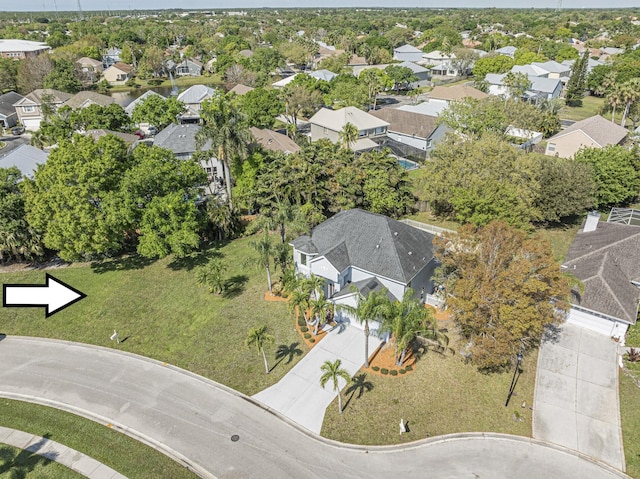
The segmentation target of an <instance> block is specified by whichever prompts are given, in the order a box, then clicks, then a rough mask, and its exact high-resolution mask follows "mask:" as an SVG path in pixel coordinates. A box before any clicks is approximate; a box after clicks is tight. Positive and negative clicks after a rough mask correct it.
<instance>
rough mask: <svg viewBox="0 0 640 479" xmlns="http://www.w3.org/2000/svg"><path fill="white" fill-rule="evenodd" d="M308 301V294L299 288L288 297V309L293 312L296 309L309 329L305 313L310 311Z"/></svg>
mask: <svg viewBox="0 0 640 479" xmlns="http://www.w3.org/2000/svg"><path fill="white" fill-rule="evenodd" d="M310 299H311V298H310V297H309V292H308V291H305V290H304V289H302V288H300V287H298V288H296V289H295V290H293V291H292V292H291V294H290V295H289V309H290V310H291V311H292V312H294V311H295V310H296V308H297V310H298V314H299V315H302V317H303V318H304V320H305V322H306V323H307V327H309V322H308V321H307V311H308V310H309V309H310Z"/></svg>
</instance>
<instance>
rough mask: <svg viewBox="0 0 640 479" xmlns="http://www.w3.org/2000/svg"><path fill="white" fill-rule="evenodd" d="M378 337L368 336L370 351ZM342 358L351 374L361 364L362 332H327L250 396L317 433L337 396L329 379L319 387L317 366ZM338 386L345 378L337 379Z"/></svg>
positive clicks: (347, 328)
mask: <svg viewBox="0 0 640 479" xmlns="http://www.w3.org/2000/svg"><path fill="white" fill-rule="evenodd" d="M380 343H381V341H380V339H378V338H376V337H374V336H370V337H369V353H371V352H372V351H375V349H376V348H377V347H378V346H379V345H380ZM336 359H340V360H341V361H342V364H341V367H342V368H343V369H346V370H347V371H348V373H349V374H350V375H351V376H353V375H354V374H355V373H357V372H358V370H359V369H360V368H361V367H362V366H363V364H364V332H363V330H362V329H358V328H357V327H355V326H348V325H343V326H342V327H336V328H334V329H333V330H332V331H330V332H329V333H328V334H327V335H326V337H325V338H324V339H322V341H320V342H319V343H318V344H317V345H316V346H315V347H314V348H313V349H312V350H311V351H309V353H308V354H307V355H306V356H305V357H304V358H302V359H301V360H300V362H299V363H298V364H296V365H295V366H294V367H293V369H291V371H289V372H288V373H287V375H286V376H285V377H283V378H282V379H281V380H280V381H278V382H277V383H276V384H274V385H273V386H271V387H269V388H267V389H265V390H264V391H261V392H259V393H258V394H256V395H254V396H253V397H254V398H255V399H257V400H258V401H260V402H261V403H263V404H265V405H266V406H268V407H270V408H271V409H275V410H276V411H278V412H280V413H281V414H284V415H285V416H287V417H288V418H289V419H291V420H292V421H294V422H296V423H298V424H299V425H301V426H303V427H305V428H307V429H308V430H310V431H312V432H315V433H318V434H319V433H320V429H322V421H323V419H324V412H325V410H326V409H327V406H328V405H329V404H331V402H332V401H333V400H334V399H335V398H336V396H337V392H335V391H334V390H333V385H332V384H331V381H330V382H328V383H327V384H326V387H325V388H322V387H321V386H320V376H322V372H321V371H320V366H322V364H323V363H324V362H325V361H335V360H336ZM339 384H340V389H342V388H343V387H344V386H345V381H344V380H342V379H340V380H339Z"/></svg>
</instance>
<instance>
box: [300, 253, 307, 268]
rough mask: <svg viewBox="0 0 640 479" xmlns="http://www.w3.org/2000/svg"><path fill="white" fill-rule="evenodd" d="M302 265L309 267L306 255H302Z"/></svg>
mask: <svg viewBox="0 0 640 479" xmlns="http://www.w3.org/2000/svg"><path fill="white" fill-rule="evenodd" d="M300 264H301V265H303V266H306V265H307V255H306V254H304V253H300Z"/></svg>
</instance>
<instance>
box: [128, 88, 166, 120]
mask: <svg viewBox="0 0 640 479" xmlns="http://www.w3.org/2000/svg"><path fill="white" fill-rule="evenodd" d="M153 95H157V96H159V97H162V98H163V99H166V97H164V96H162V95H161V94H160V93H156V92H155V91H153V90H147V91H146V92H144V93H143V94H142V95H140V96H139V97H138V98H136V99H135V100H133V101H132V102H131V103H129V104H128V105H127V106H125V107H124V112H125V113H126V114H127V115H129V116H131V115H132V114H133V110H134V108H135V107H136V106H137V105H139V104H140V103H142V102H143V101H145V100H146V99H147V98H149V97H150V96H153Z"/></svg>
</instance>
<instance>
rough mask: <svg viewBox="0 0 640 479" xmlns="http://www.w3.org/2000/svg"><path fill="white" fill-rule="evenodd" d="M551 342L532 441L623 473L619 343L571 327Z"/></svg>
mask: <svg viewBox="0 0 640 479" xmlns="http://www.w3.org/2000/svg"><path fill="white" fill-rule="evenodd" d="M546 338H547V339H546V340H545V341H544V342H543V344H542V347H541V348H540V354H539V356H538V372H537V378H536V395H535V400H534V407H533V410H534V414H533V437H534V438H536V439H540V440H543V441H548V442H552V443H555V444H560V445H562V446H566V447H569V448H571V449H575V450H577V451H580V452H581V453H583V454H586V455H587V456H591V457H594V458H596V459H598V460H600V461H603V462H605V463H607V464H610V465H612V466H614V467H615V468H617V469H621V470H624V464H625V461H624V451H623V448H622V430H621V426H620V406H619V398H618V361H617V346H618V345H617V343H616V342H614V341H613V340H612V339H611V338H610V337H609V336H606V335H603V334H598V333H596V332H592V331H589V330H586V329H584V328H580V327H579V326H575V325H572V324H563V325H562V327H561V329H560V330H559V331H556V332H555V333H552V334H547V335H546Z"/></svg>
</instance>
